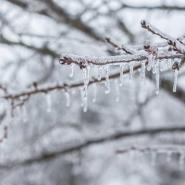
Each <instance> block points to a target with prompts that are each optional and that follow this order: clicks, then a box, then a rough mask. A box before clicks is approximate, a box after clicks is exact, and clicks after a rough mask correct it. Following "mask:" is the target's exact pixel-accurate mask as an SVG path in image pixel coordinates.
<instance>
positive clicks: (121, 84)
mask: <svg viewBox="0 0 185 185" xmlns="http://www.w3.org/2000/svg"><path fill="white" fill-rule="evenodd" d="M123 70H124V64H121V65H120V84H119V85H120V87H122V86H123Z"/></svg>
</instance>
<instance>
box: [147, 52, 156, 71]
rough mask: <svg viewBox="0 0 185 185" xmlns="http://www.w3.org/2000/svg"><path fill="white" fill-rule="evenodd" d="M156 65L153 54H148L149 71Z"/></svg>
mask: <svg viewBox="0 0 185 185" xmlns="http://www.w3.org/2000/svg"><path fill="white" fill-rule="evenodd" d="M153 66H154V56H153V55H152V54H150V55H149V56H148V65H147V70H148V71H151V69H152V68H153Z"/></svg>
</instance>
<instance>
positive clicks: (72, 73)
mask: <svg viewBox="0 0 185 185" xmlns="http://www.w3.org/2000/svg"><path fill="white" fill-rule="evenodd" d="M69 77H70V78H73V77H74V64H71V73H70V74H69Z"/></svg>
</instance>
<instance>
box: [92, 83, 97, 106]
mask: <svg viewBox="0 0 185 185" xmlns="http://www.w3.org/2000/svg"><path fill="white" fill-rule="evenodd" d="M93 89H94V97H93V99H92V102H93V103H95V102H96V96H97V86H96V83H94V84H93Z"/></svg>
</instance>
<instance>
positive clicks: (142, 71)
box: [141, 61, 146, 80]
mask: <svg viewBox="0 0 185 185" xmlns="http://www.w3.org/2000/svg"><path fill="white" fill-rule="evenodd" d="M145 68H146V66H145V61H142V62H141V79H142V80H144V79H145Z"/></svg>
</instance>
